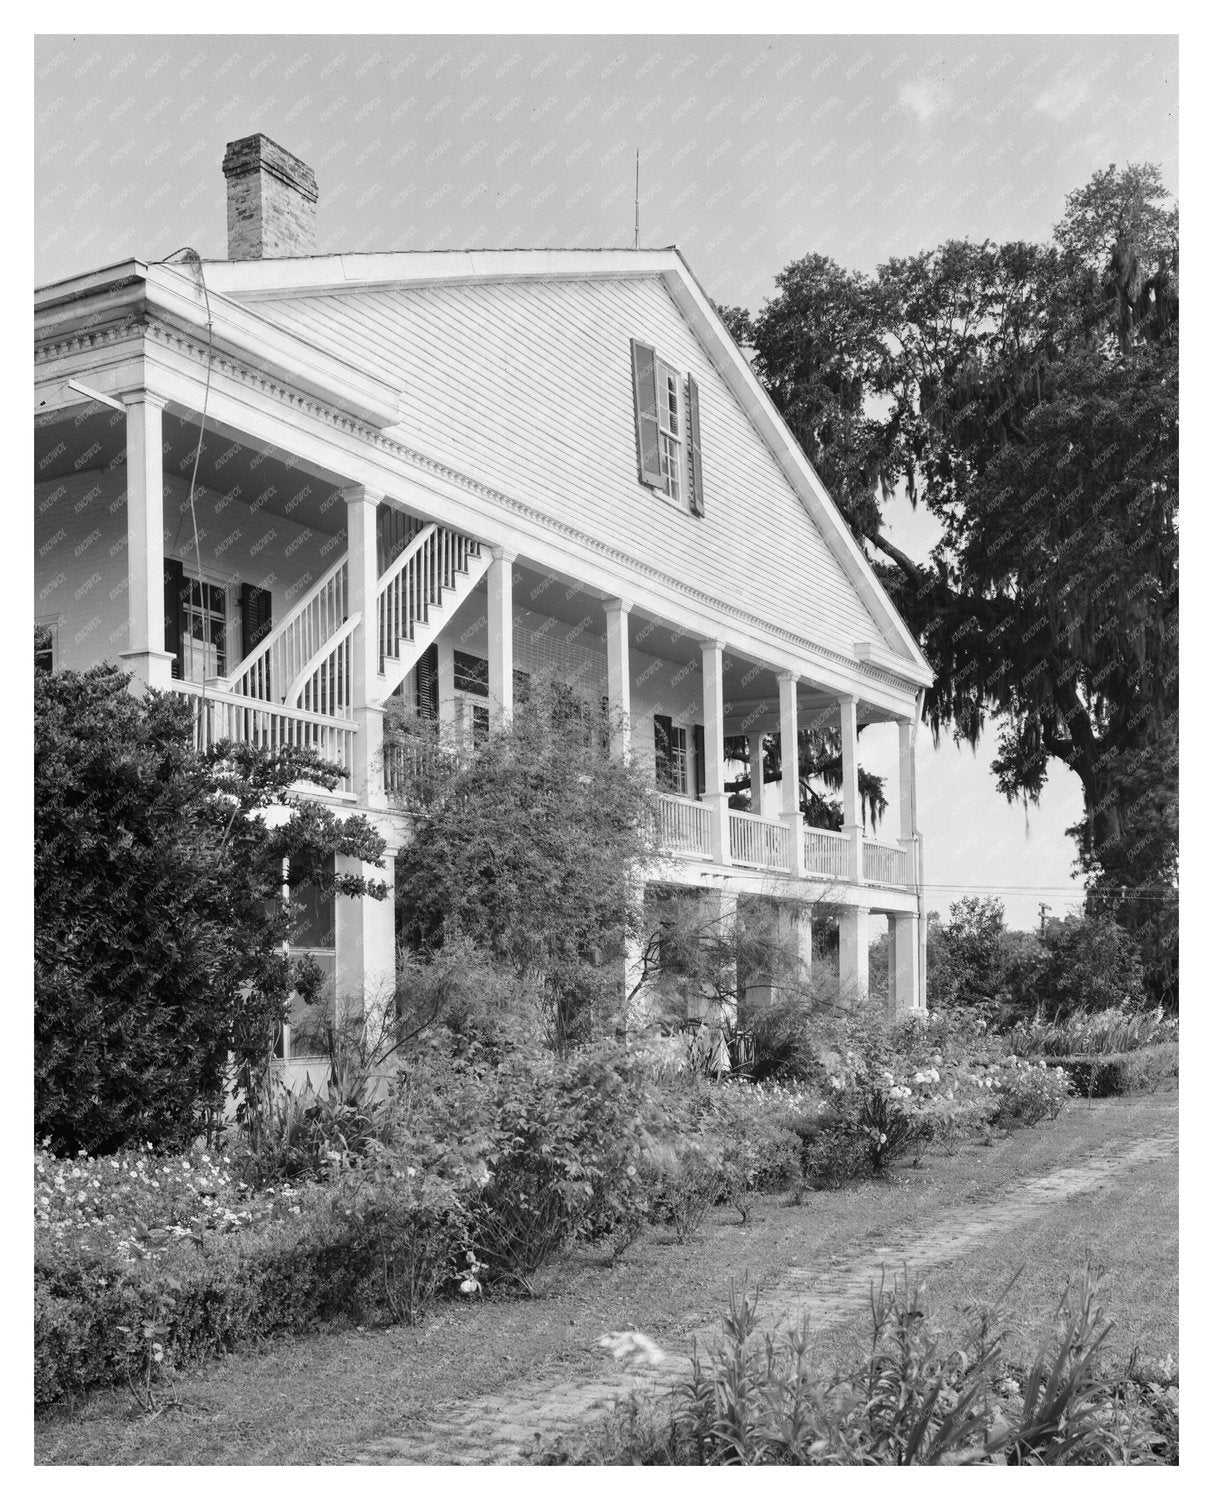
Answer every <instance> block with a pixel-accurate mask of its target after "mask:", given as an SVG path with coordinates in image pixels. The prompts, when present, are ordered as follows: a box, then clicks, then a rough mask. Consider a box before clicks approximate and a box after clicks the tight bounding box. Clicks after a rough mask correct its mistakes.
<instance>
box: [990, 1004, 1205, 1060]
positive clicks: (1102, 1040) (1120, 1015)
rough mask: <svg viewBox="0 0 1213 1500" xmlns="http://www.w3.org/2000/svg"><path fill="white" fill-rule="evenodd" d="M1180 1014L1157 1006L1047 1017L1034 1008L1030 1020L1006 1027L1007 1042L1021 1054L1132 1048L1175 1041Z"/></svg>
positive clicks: (1062, 1054)
mask: <svg viewBox="0 0 1213 1500" xmlns="http://www.w3.org/2000/svg"><path fill="white" fill-rule="evenodd" d="M1178 1035H1179V1018H1178V1017H1177V1016H1167V1015H1165V1014H1164V1013H1163V1010H1162V1007H1161V1006H1159V1007H1158V1008H1157V1009H1156V1010H1146V1011H1141V1010H1138V1011H1129V1010H1125V1009H1124V1008H1123V1007H1121V1006H1112V1007H1109V1008H1108V1009H1106V1010H1097V1011H1089V1010H1076V1011H1073V1012H1072V1013H1071V1014H1070V1015H1068V1016H1065V1017H1063V1018H1060V1019H1054V1020H1046V1019H1045V1018H1044V1016H1043V1015H1042V1014H1041V1012H1039V1011H1037V1013H1036V1015H1035V1017H1034V1018H1033V1019H1032V1020H1030V1021H1026V1020H1025V1021H1018V1022H1016V1024H1015V1025H1014V1026H1012V1027H1010V1029H1009V1030H1008V1031H1007V1033H1006V1042H1007V1046H1008V1047H1009V1048H1010V1050H1011V1051H1012V1052H1015V1053H1017V1054H1018V1055H1019V1056H1020V1057H1077V1056H1090V1055H1092V1054H1097V1053H1109V1052H1118V1053H1119V1052H1132V1051H1135V1050H1136V1049H1138V1048H1141V1047H1153V1046H1157V1045H1158V1044H1160V1043H1163V1042H1175V1041H1176V1040H1177V1038H1178Z"/></svg>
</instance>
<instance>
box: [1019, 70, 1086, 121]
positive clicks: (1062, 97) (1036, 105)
mask: <svg viewBox="0 0 1213 1500" xmlns="http://www.w3.org/2000/svg"><path fill="white" fill-rule="evenodd" d="M1090 96H1091V86H1090V84H1089V83H1088V82H1087V81H1086V79H1085V78H1074V77H1069V78H1058V79H1055V80H1054V82H1053V83H1052V84H1051V85H1050V87H1049V88H1047V89H1046V90H1045V91H1044V93H1043V94H1040V95H1039V96H1038V97H1037V98H1036V99H1034V100H1033V101H1032V108H1033V109H1034V110H1036V112H1037V113H1038V114H1042V115H1051V116H1052V117H1053V119H1055V120H1067V119H1069V117H1070V116H1071V115H1072V114H1073V113H1074V111H1075V110H1076V109H1077V108H1078V106H1079V105H1080V104H1085V103H1086V101H1087V100H1088V99H1089V98H1090Z"/></svg>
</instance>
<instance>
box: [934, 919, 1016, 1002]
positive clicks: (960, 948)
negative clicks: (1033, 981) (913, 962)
mask: <svg viewBox="0 0 1213 1500" xmlns="http://www.w3.org/2000/svg"><path fill="white" fill-rule="evenodd" d="M1003 916H1004V909H1003V904H1002V902H1001V901H999V900H997V899H996V898H995V897H991V896H963V897H961V899H960V900H959V901H955V902H953V903H952V907H951V910H950V912H949V913H948V921H947V922H946V924H944V925H942V926H938V925H934V924H933V925H931V926H929V927H928V930H927V989H928V993H929V994H930V996H931V1003H932V1004H933V1005H935V1004H938V1005H942V1006H952V1005H955V1004H956V1003H957V1002H958V1001H959V1002H961V1003H964V1004H979V1003H980V1002H982V1001H987V1002H988V1001H992V1000H993V999H994V998H995V996H996V995H997V993H998V991H999V989H1000V988H1001V986H1002V983H1003V979H1004V976H1005V973H1006V967H1007V956H1006V951H1005V937H1006V929H1005V924H1004V921H1003Z"/></svg>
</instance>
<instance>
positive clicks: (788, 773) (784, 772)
mask: <svg viewBox="0 0 1213 1500" xmlns="http://www.w3.org/2000/svg"><path fill="white" fill-rule="evenodd" d="M779 766H780V772H779V774H780V778H781V781H780V785H781V788H782V806H781V808H780V816H781V817H782V818H783V821H784V822H785V823H786V824H787V825H788V838H789V842H790V844H791V865H790V868H789V873H791V874H792V875H803V874H804V828H803V820H802V818H801V815H800V735H799V728H798V725H797V719H796V674H795V673H794V672H780V674H779Z"/></svg>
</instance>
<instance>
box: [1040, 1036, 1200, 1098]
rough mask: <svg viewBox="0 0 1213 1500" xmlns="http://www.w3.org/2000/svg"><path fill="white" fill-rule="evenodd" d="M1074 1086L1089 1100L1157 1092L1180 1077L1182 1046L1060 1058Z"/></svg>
mask: <svg viewBox="0 0 1213 1500" xmlns="http://www.w3.org/2000/svg"><path fill="white" fill-rule="evenodd" d="M1057 1064H1058V1066H1059V1067H1060V1068H1062V1069H1064V1071H1065V1072H1066V1074H1067V1075H1068V1076H1069V1078H1070V1080H1071V1081H1072V1083H1073V1085H1074V1091H1075V1092H1076V1093H1078V1094H1081V1095H1083V1096H1084V1097H1085V1098H1088V1099H1108V1098H1111V1097H1113V1096H1114V1095H1118V1094H1132V1093H1135V1092H1138V1091H1139V1090H1149V1092H1150V1093H1153V1092H1154V1091H1155V1090H1156V1089H1158V1088H1159V1086H1160V1085H1161V1084H1162V1083H1164V1082H1165V1081H1166V1080H1168V1079H1171V1078H1178V1077H1179V1046H1178V1044H1177V1043H1175V1042H1160V1043H1158V1044H1157V1045H1156V1046H1153V1047H1142V1048H1139V1049H1138V1050H1136V1051H1134V1052H1119V1053H1118V1052H1105V1053H1096V1054H1094V1055H1089V1056H1086V1057H1059V1058H1058V1059H1057Z"/></svg>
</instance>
